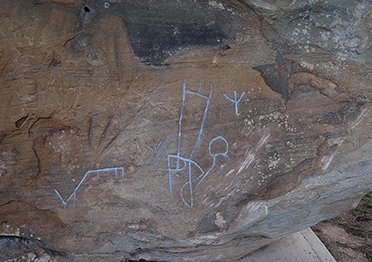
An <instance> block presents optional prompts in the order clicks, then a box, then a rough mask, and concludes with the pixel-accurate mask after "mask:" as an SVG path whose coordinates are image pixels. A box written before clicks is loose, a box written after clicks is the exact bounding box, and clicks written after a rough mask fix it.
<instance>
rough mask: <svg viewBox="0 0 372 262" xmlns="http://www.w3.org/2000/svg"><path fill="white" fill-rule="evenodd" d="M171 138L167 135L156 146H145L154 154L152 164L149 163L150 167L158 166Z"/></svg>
mask: <svg viewBox="0 0 372 262" xmlns="http://www.w3.org/2000/svg"><path fill="white" fill-rule="evenodd" d="M172 138H173V136H172V135H167V136H166V137H165V138H164V139H163V140H161V141H160V142H159V144H157V145H154V146H149V145H147V144H146V146H147V147H148V148H150V150H151V151H152V152H154V158H153V159H152V162H151V164H152V166H156V165H158V164H159V161H160V158H161V157H162V155H163V154H164V151H165V150H166V149H167V148H168V146H169V144H170V142H171V141H172Z"/></svg>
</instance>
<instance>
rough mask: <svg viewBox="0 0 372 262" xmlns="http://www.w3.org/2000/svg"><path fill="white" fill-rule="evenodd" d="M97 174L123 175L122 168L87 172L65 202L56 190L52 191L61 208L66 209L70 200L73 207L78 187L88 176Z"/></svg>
mask: <svg viewBox="0 0 372 262" xmlns="http://www.w3.org/2000/svg"><path fill="white" fill-rule="evenodd" d="M97 173H114V174H115V175H116V176H118V175H119V174H120V175H124V168H122V167H110V168H101V169H94V170H89V171H87V172H86V173H85V175H84V176H83V178H82V179H81V180H80V182H79V184H78V185H77V186H76V187H75V189H74V191H72V193H71V194H70V196H69V197H68V198H67V200H66V201H65V200H64V199H63V197H62V196H61V194H60V193H59V192H58V190H57V189H54V192H55V193H56V195H57V197H58V198H59V200H61V202H62V206H63V207H67V204H68V202H69V201H70V200H72V201H73V203H74V207H75V203H76V200H77V199H76V193H77V191H78V190H79V188H80V186H81V185H82V184H83V182H84V181H85V179H86V178H87V177H88V176H89V175H91V174H97Z"/></svg>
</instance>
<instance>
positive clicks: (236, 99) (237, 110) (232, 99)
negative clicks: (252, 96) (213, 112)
mask: <svg viewBox="0 0 372 262" xmlns="http://www.w3.org/2000/svg"><path fill="white" fill-rule="evenodd" d="M244 95H245V92H243V93H242V94H241V96H240V97H239V99H238V98H237V95H236V91H234V98H231V97H229V96H228V95H226V94H223V96H224V97H225V98H226V99H227V100H229V101H231V102H233V103H234V106H235V115H237V116H238V115H240V112H239V103H240V101H241V100H242V98H243V96H244Z"/></svg>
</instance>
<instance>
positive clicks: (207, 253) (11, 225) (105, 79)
mask: <svg viewBox="0 0 372 262" xmlns="http://www.w3.org/2000/svg"><path fill="white" fill-rule="evenodd" d="M16 2H17V3H16V4H14V3H13V2H12V3H11V1H2V3H1V4H0V21H1V25H0V33H1V39H0V41H1V42H0V43H1V45H0V46H1V57H0V84H1V88H0V100H1V107H0V108H1V115H0V123H1V126H0V143H1V144H0V184H1V188H0V201H1V202H0V223H1V224H2V228H3V229H2V232H1V236H2V237H1V239H0V241H1V242H0V244H1V250H5V251H4V252H3V253H4V254H5V255H3V257H1V255H0V257H1V258H2V259H4V260H5V259H10V258H16V257H17V256H18V257H19V256H22V254H23V253H26V255H27V253H30V252H31V254H32V252H34V253H37V255H40V256H42V254H43V252H45V254H44V255H45V256H47V255H48V256H49V259H50V260H52V259H56V260H58V261H92V259H95V260H105V261H120V260H125V259H131V260H140V259H145V260H149V261H231V260H233V259H237V258H239V257H243V256H245V255H246V254H247V253H249V252H252V251H253V250H255V249H257V248H260V247H262V246H263V245H266V244H268V243H270V242H272V241H274V240H276V239H278V238H281V237H283V236H286V235H289V234H291V233H293V232H296V231H299V230H302V229H304V228H306V227H308V226H311V225H313V224H316V223H317V222H319V221H321V220H324V219H327V218H331V217H333V216H336V215H338V214H339V213H341V212H343V211H345V210H348V209H350V208H352V207H353V206H355V205H356V204H357V203H358V201H359V199H360V197H361V196H362V195H363V193H365V192H366V191H368V190H369V189H371V184H372V177H371V170H372V160H371V155H372V154H371V153H372V140H371V139H370V131H369V130H371V124H372V122H371V120H370V119H371V106H370V99H371V97H372V89H371V86H370V80H371V72H370V69H368V67H367V66H364V65H366V64H363V63H361V62H360V61H359V60H358V59H351V58H350V59H349V58H346V59H345V57H340V56H338V54H337V52H333V50H330V49H327V50H311V52H310V53H306V52H304V53H302V52H299V51H298V50H296V49H295V48H294V47H293V46H294V44H293V42H291V41H290V39H287V38H286V36H285V35H281V33H280V31H278V28H277V25H276V24H275V25H271V24H270V23H268V22H267V21H268V19H269V18H268V17H266V13H265V12H263V13H262V12H260V11H259V10H258V11H257V10H255V11H257V12H254V10H252V9H251V8H254V7H255V6H252V5H245V4H243V3H242V1H200V2H198V3H194V1H183V2H182V3H173V2H172V3H170V2H169V1H159V2H158V3H156V4H155V3H153V2H151V1H149V2H146V3H145V2H143V3H134V2H132V1H87V2H86V3H84V4H81V3H76V4H74V3H70V1H35V2H32V1H21V0H19V1H16ZM247 2H249V1H247ZM251 2H252V1H251ZM179 5H180V6H179ZM173 14H175V15H173ZM270 19H271V17H270ZM278 24H280V23H279V22H278ZM363 50H364V49H363ZM183 97H184V101H183ZM182 101H183V102H182ZM12 245H13V246H12ZM27 245H29V246H27ZM26 247H29V248H26ZM30 256H31V257H32V255H30Z"/></svg>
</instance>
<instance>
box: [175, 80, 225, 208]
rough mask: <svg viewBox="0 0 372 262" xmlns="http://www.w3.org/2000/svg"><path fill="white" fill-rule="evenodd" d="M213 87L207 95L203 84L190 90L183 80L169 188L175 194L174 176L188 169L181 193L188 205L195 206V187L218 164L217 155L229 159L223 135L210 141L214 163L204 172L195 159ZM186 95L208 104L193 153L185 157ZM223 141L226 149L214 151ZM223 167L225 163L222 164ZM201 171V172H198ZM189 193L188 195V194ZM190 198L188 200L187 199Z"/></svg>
mask: <svg viewBox="0 0 372 262" xmlns="http://www.w3.org/2000/svg"><path fill="white" fill-rule="evenodd" d="M212 88H213V86H212V85H210V88H209V95H208V96H205V95H203V94H202V93H201V84H200V83H199V90H198V92H194V91H188V90H187V88H186V81H183V85H182V102H181V112H180V117H179V122H178V145H177V155H168V189H169V192H170V194H171V195H172V194H173V177H174V176H175V175H176V174H179V173H181V172H184V171H186V172H187V178H188V180H187V182H186V183H184V184H183V185H182V186H181V189H180V195H181V200H182V201H183V202H184V203H185V205H186V206H188V207H190V208H191V207H193V206H194V190H195V188H196V187H197V186H198V185H199V184H200V183H201V182H202V181H203V180H204V179H205V178H206V177H207V176H208V175H209V173H210V172H211V171H212V169H213V168H214V167H215V166H216V161H217V157H220V156H221V157H223V158H224V159H228V156H227V154H228V152H229V144H228V142H227V140H226V139H225V138H224V137H222V136H218V137H215V138H214V139H212V140H211V141H210V142H209V146H208V148H209V154H210V156H211V157H212V165H211V166H210V168H209V169H208V170H207V172H204V170H203V168H202V167H200V165H199V164H198V163H197V162H196V161H194V160H193V156H194V154H195V152H196V151H197V149H198V147H199V145H200V142H201V140H202V136H203V133H204V125H205V122H206V119H207V116H208V110H209V106H210V103H211V98H212ZM186 95H191V96H197V97H201V98H203V99H205V100H206V105H205V108H204V112H203V117H202V120H201V123H200V128H199V132H198V135H197V138H196V142H195V144H194V146H193V147H192V150H191V153H190V155H189V157H183V156H182V155H183V154H182V152H181V151H182V148H181V146H182V121H183V114H184V109H185V100H186ZM218 142H222V143H223V144H224V150H223V151H222V152H213V149H212V147H213V145H214V144H215V143H218ZM221 168H223V165H222V166H221ZM197 173H199V174H197ZM187 195H188V196H187ZM186 198H188V200H186Z"/></svg>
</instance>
